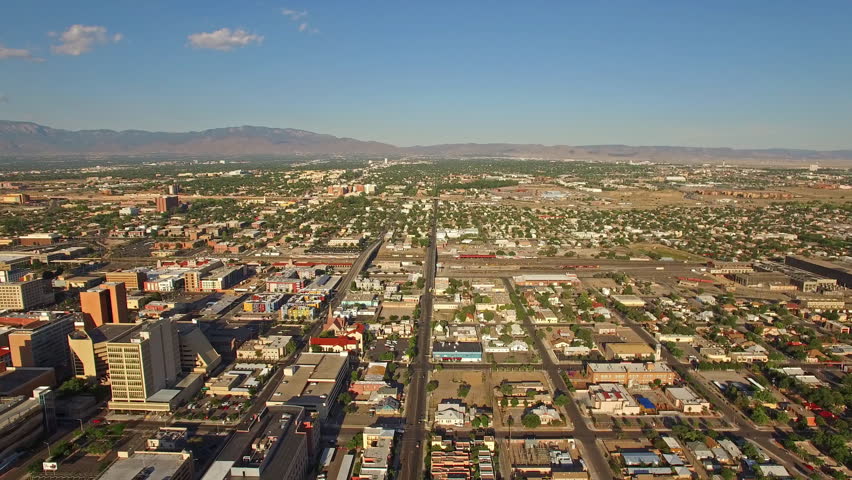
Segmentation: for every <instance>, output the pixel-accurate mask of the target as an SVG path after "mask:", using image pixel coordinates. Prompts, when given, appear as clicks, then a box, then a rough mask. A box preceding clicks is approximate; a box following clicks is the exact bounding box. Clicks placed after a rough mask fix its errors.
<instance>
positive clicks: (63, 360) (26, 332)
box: [0, 312, 76, 373]
mask: <svg viewBox="0 0 852 480" xmlns="http://www.w3.org/2000/svg"><path fill="white" fill-rule="evenodd" d="M75 318H76V317H75V316H74V315H72V314H68V313H65V312H33V313H30V314H23V315H19V316H6V317H2V318H0V324H2V325H6V326H10V327H14V328H15V330H14V331H12V332H11V333H10V334H9V336H8V339H9V349H10V353H11V355H12V365H13V366H15V367H52V368H56V369H58V370H60V371H62V372H61V373H65V372H64V370H65V369H67V368H68V366H69V358H70V357H69V349H68V341H67V338H68V334H69V333H71V332H72V331H73V330H74V320H75Z"/></svg>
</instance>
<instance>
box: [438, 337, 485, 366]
mask: <svg viewBox="0 0 852 480" xmlns="http://www.w3.org/2000/svg"><path fill="white" fill-rule="evenodd" d="M432 360H435V361H438V362H481V361H482V344H481V343H479V342H434V343H433V344H432Z"/></svg>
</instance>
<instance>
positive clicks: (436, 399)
mask: <svg viewBox="0 0 852 480" xmlns="http://www.w3.org/2000/svg"><path fill="white" fill-rule="evenodd" d="M430 379H431V380H437V381H438V388H437V389H435V390H434V391H433V392H432V396H431V398H430V402H429V410H430V411H434V410H435V409H436V408H437V407H438V403H440V402H441V401H442V400H446V399H454V398H460V397H459V394H458V390H459V385H462V384H465V383H467V384H468V385H470V387H471V388H470V392H469V393H468V394H467V396H466V397H464V398H462V400H463V401H464V402H465V403H466V404H468V405H484V406H486V407H488V408H493V406H492V405H491V402H492V399H493V398H494V396H493V395H492V386H491V383H490V379H489V374H488V371H487V370H449V369H445V370H440V371H433V372H432V373H431V374H430Z"/></svg>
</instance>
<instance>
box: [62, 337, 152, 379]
mask: <svg viewBox="0 0 852 480" xmlns="http://www.w3.org/2000/svg"><path fill="white" fill-rule="evenodd" d="M144 325H145V324H144V323H137V324H134V323H106V324H104V325H101V326H99V327H97V328H93V329H89V330H82V329H78V330H75V331H73V332H71V333H70V334H69V335H68V348H69V349H70V350H71V367H72V373H73V375H74V376H75V377H77V378H83V379H96V380H97V381H98V382H100V383H103V384H105V383H108V380H109V375H108V363H107V344H108V343H109V342H111V341H116V342H118V341H121V340H122V339H123V338H125V337H128V336H130V335H131V334H132V333H133V332H134V331H136V330H140V329H142V328H143V327H144Z"/></svg>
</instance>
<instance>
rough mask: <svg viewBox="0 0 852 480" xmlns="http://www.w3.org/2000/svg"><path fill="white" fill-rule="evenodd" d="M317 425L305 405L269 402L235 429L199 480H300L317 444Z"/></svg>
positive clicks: (312, 459) (306, 470) (314, 452)
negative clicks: (246, 425)
mask: <svg viewBox="0 0 852 480" xmlns="http://www.w3.org/2000/svg"><path fill="white" fill-rule="evenodd" d="M319 440H320V435H319V431H318V425H317V424H316V423H315V421H314V419H313V418H312V417H311V415H309V414H308V413H307V412H306V411H305V409H304V408H301V407H294V406H270V407H268V411H267V412H266V413H262V414H260V415H259V417H258V418H257V420H256V421H255V422H253V424H252V425H251V427H250V428H248V429H246V430H245V431H243V430H238V431H237V432H236V433H235V434H234V435H233V437H232V438H231V440H230V441H229V442H228V443H227V445H226V446H225V448H224V449H223V450H222V451H221V452H220V453H219V455H218V456H217V457H216V460H215V461H214V462H213V465H212V466H211V467H210V468H209V469H208V470H207V473H205V475H204V476H203V477H202V480H230V479H246V480H273V479H274V480H302V479H305V478H308V477H309V472H310V470H311V468H312V467H313V466H314V459H315V458H316V455H317V450H318V448H319Z"/></svg>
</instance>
